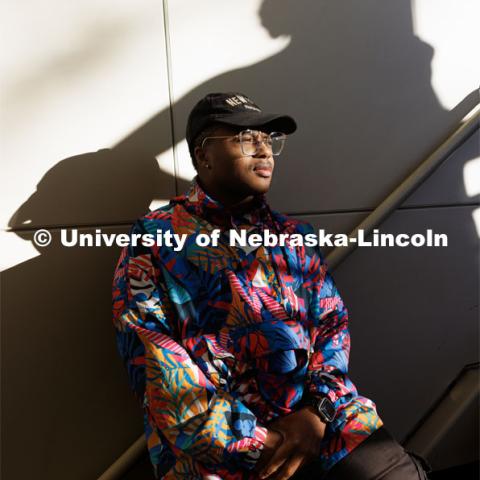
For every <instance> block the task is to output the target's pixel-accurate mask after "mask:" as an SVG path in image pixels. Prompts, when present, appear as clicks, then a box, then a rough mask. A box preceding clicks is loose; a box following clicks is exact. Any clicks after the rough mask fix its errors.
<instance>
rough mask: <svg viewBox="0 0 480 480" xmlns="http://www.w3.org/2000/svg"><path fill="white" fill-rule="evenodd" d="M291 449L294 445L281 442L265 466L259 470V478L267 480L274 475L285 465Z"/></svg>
mask: <svg viewBox="0 0 480 480" xmlns="http://www.w3.org/2000/svg"><path fill="white" fill-rule="evenodd" d="M293 447H294V445H292V444H290V443H288V442H283V443H282V444H281V445H280V447H279V448H278V449H277V450H276V451H275V453H274V454H273V455H272V456H271V458H270V460H269V462H268V463H267V465H265V466H264V467H263V468H262V469H261V470H260V473H259V476H260V478H267V477H269V476H270V475H272V474H273V473H275V472H276V471H277V470H278V469H279V468H280V467H281V466H282V465H283V464H284V463H285V461H286V460H287V458H288V457H289V455H290V453H291V450H292V448H293Z"/></svg>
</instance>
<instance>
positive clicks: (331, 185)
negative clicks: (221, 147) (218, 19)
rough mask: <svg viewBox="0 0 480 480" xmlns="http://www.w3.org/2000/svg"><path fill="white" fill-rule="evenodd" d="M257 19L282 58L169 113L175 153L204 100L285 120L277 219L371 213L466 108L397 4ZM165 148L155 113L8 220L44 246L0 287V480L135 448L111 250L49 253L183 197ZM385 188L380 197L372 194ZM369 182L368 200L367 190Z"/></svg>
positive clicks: (322, 6)
mask: <svg viewBox="0 0 480 480" xmlns="http://www.w3.org/2000/svg"><path fill="white" fill-rule="evenodd" d="M279 12H280V13H279ZM259 15H260V18H261V21H262V24H263V26H264V27H265V28H266V29H267V30H268V31H269V33H270V35H271V36H272V37H276V36H278V35H281V34H288V35H291V43H290V44H289V46H288V47H287V48H286V49H285V50H284V51H282V52H280V53H279V54H277V55H275V56H273V57H271V58H268V59H267V60H264V61H262V62H260V63H258V64H256V65H252V66H249V67H248V68H242V69H238V70H235V71H230V72H227V73H224V74H222V75H220V76H218V77H216V78H212V79H210V80H208V81H206V82H204V83H203V84H202V85H199V86H198V87H197V88H195V89H193V90H192V91H191V92H189V93H188V94H187V95H185V96H184V97H182V98H181V99H179V100H178V101H177V102H176V103H175V105H174V112H175V117H174V119H175V122H176V123H175V132H176V133H177V135H178V136H177V138H176V139H175V141H176V142H179V141H181V140H182V139H183V132H184V124H185V120H186V118H187V115H188V112H189V111H190V109H191V108H192V106H193V105H194V104H195V103H196V102H197V101H198V100H199V98H201V97H202V96H203V95H205V94H206V93H208V92H211V91H241V92H244V93H246V94H247V95H249V96H251V97H252V98H254V99H255V100H256V101H257V102H258V103H259V104H260V105H261V106H262V107H263V108H265V109H266V110H273V111H275V110H277V109H278V110H281V111H282V112H283V111H284V112H288V113H291V114H292V115H293V116H295V117H296V118H297V119H298V123H299V125H300V129H299V131H298V133H297V134H295V136H293V137H292V138H291V142H290V144H289V145H288V149H287V152H286V157H287V159H288V157H290V158H291V159H292V162H290V163H288V161H285V162H279V164H278V167H277V175H276V180H275V183H274V188H273V192H272V195H273V197H274V199H277V200H278V202H279V204H280V207H281V208H280V209H282V210H285V209H286V208H288V210H289V211H293V212H294V211H300V210H302V205H310V204H311V205H312V209H315V210H316V211H320V210H323V209H328V208H333V206H337V207H336V208H350V209H351V208H352V203H353V206H358V207H368V206H373V205H374V204H375V203H376V202H378V201H379V200H380V199H381V198H382V197H383V196H384V194H385V193H387V192H388V191H389V190H390V189H391V188H392V187H393V186H394V185H395V184H396V183H397V181H398V180H400V179H401V178H402V177H403V176H404V175H405V174H406V173H407V172H408V171H409V170H410V169H411V168H412V167H413V166H414V165H415V164H416V163H417V162H418V161H419V160H420V157H419V155H420V156H423V155H424V154H425V153H426V152H428V151H429V150H430V149H431V148H432V147H433V146H434V145H435V144H436V143H438V141H440V140H441V139H443V137H444V136H445V133H446V132H448V131H449V130H451V128H452V127H453V126H455V125H456V124H457V123H458V121H459V120H460V119H461V118H462V117H463V115H464V114H465V113H466V112H467V111H468V110H469V109H470V107H471V104H472V99H467V100H466V101H465V102H463V103H462V104H461V105H460V106H459V107H458V108H456V109H454V110H453V111H451V112H449V111H446V110H444V109H443V108H442V107H441V105H440V104H439V102H438V100H437V98H436V96H435V94H434V92H433V90H432V87H431V83H430V74H431V73H430V62H431V59H432V55H433V51H432V48H431V47H430V46H428V45H427V44H425V43H423V42H422V41H421V40H419V39H418V38H417V37H415V36H414V34H413V30H412V21H411V7H410V2H409V1H406V0H404V1H396V2H384V1H378V0H377V1H372V0H370V1H365V2H357V1H355V0H348V1H341V2H335V3H332V2H328V3H327V2H325V1H313V0H309V1H305V0H303V1H300V2H298V1H296V2H295V4H294V3H293V1H291V0H290V1H287V0H275V1H273V0H265V1H264V2H263V4H262V7H261V9H260V12H259ZM212 54H214V52H212ZM152 61H154V59H152ZM412 120H413V121H412ZM178 132H182V134H179V133H178ZM345 139H348V141H345ZM171 143H172V142H171V131H170V111H168V110H165V111H162V112H160V113H159V114H158V115H157V116H155V117H154V118H152V119H150V120H148V121H147V122H146V123H145V124H144V125H142V126H140V127H139V128H138V129H137V130H136V131H134V132H132V133H131V134H130V135H129V136H128V137H127V138H125V139H124V140H123V141H122V142H120V143H119V144H118V145H116V146H114V147H113V148H111V149H108V150H100V151H98V152H91V153H84V154H80V155H77V156H74V157H71V158H68V159H64V160H62V161H60V162H59V163H58V164H57V165H55V166H54V167H53V168H52V169H51V170H50V171H48V172H47V173H46V174H45V176H44V177H43V178H42V180H41V181H40V183H39V184H38V187H37V191H36V192H35V193H34V194H33V195H32V196H31V197H30V198H29V199H28V200H27V201H26V202H25V203H24V204H23V205H22V206H20V208H19V209H18V211H17V212H16V213H15V214H14V215H13V216H12V218H11V220H10V224H9V226H10V227H11V228H12V229H13V230H14V231H15V232H16V233H17V234H18V235H19V236H21V237H22V238H24V239H28V240H31V238H32V235H33V232H34V227H40V226H51V227H52V233H54V241H53V242H52V245H51V246H50V247H48V248H46V249H44V250H41V251H40V253H41V255H40V256H39V257H37V258H34V259H32V260H30V261H28V262H25V263H23V264H21V265H18V266H16V267H14V268H11V269H9V270H7V271H5V272H3V273H2V275H3V282H2V298H3V299H4V307H3V311H4V312H5V313H6V315H4V319H3V322H2V334H3V335H2V365H3V367H2V368H3V380H2V382H3V384H2V392H3V393H2V402H3V412H4V416H3V436H4V440H6V441H3V442H2V445H3V452H2V453H3V459H4V465H3V473H4V474H5V477H4V478H28V477H30V476H35V478H37V479H39V480H40V479H43V478H45V479H49V480H52V479H56V478H64V476H65V472H69V473H68V478H69V480H76V479H84V478H94V477H95V475H98V474H100V473H101V472H102V471H103V470H104V469H105V468H107V467H108V466H109V464H110V463H111V461H113V459H114V458H116V457H117V456H118V455H119V454H120V453H121V452H122V451H123V450H124V449H125V448H126V447H127V446H128V445H129V444H130V442H131V441H132V440H134V439H135V438H136V436H137V435H139V434H140V432H141V429H142V425H141V417H140V413H139V410H138V406H137V405H135V404H134V400H133V397H132V396H131V394H130V393H129V391H128V387H127V383H126V382H127V378H126V374H125V372H124V371H123V370H122V368H121V365H120V360H119V359H118V355H117V352H116V348H115V340H114V333H113V327H112V326H111V323H110V320H109V319H110V318H111V310H110V306H111V303H110V288H111V281H112V274H113V269H114V265H115V261H116V259H117V257H118V254H119V249H114V248H92V249H88V248H65V247H60V246H59V244H58V238H57V235H55V233H58V227H67V226H72V227H73V226H76V225H85V231H92V230H94V229H95V225H98V224H99V223H100V224H101V226H102V231H103V232H109V231H111V232H120V231H121V232H124V231H127V230H128V227H129V225H130V224H131V223H132V222H133V220H134V219H135V218H137V217H139V216H141V215H143V214H144V213H145V212H146V211H148V207H149V204H150V202H151V201H152V200H153V199H154V198H168V197H170V196H172V195H173V194H174V193H175V192H174V191H173V187H172V186H173V185H174V184H175V182H176V192H177V193H180V192H182V191H184V190H185V189H186V188H187V182H185V181H183V180H181V179H178V178H177V179H173V178H172V177H171V176H169V175H167V174H165V173H162V172H161V171H160V170H159V169H158V166H157V162H156V160H155V156H156V155H158V154H160V153H161V152H163V151H166V150H167V149H169V148H170V147H171ZM312 155H313V156H314V157H315V158H312ZM352 159H354V161H352ZM402 159H403V160H402ZM293 160H294V162H293ZM185 161H189V160H187V159H185ZM306 172H308V174H306ZM392 172H393V173H392ZM382 175H384V178H386V179H388V181H385V182H383V181H382V182H378V183H375V182H377V179H379V178H381V177H382ZM372 178H374V179H375V182H374V183H373V184H374V185H375V188H365V187H364V182H367V183H368V185H371V184H372V180H371V179H372ZM453 181H455V182H461V181H462V179H461V176H459V178H458V179H453ZM294 182H296V184H297V185H300V184H301V185H302V189H301V190H302V192H299V194H298V195H295V196H293V197H295V198H292V196H291V195H288V196H287V195H285V192H288V191H289V190H290V186H291V185H292V184H294ZM389 182H390V183H389ZM392 182H393V183H392ZM282 192H283V196H284V197H288V201H290V202H291V203H290V204H288V206H287V205H286V204H285V205H282V201H281V198H280V194H281V193H282ZM319 192H320V193H319ZM297 197H298V201H297ZM317 197H318V198H317ZM352 199H353V200H352ZM319 202H320V203H319ZM284 207H285V208H284ZM303 211H304V209H303ZM100 219H101V220H103V221H100ZM26 222H30V223H26ZM104 225H107V226H108V225H111V227H105V226H104ZM92 226H93V227H92ZM54 227H57V228H54ZM25 454H27V455H28V458H29V460H28V462H25V461H24V459H25ZM86 458H87V459H88V460H87V461H85V459H86ZM73 466H74V468H72V467H73Z"/></svg>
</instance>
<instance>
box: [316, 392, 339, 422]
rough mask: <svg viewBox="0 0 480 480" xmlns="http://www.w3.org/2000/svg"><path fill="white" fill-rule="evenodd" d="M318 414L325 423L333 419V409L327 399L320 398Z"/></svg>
mask: <svg viewBox="0 0 480 480" xmlns="http://www.w3.org/2000/svg"><path fill="white" fill-rule="evenodd" d="M318 413H319V414H320V416H321V417H322V418H323V420H324V421H325V422H331V421H332V420H333V419H334V418H335V413H336V412H335V407H334V406H333V403H332V402H331V401H330V400H329V399H328V398H322V399H321V400H320V402H319V404H318Z"/></svg>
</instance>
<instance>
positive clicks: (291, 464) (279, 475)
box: [269, 454, 305, 480]
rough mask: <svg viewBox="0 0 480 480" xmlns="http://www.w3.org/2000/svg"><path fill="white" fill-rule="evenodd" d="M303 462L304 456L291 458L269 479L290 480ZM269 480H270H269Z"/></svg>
mask: <svg viewBox="0 0 480 480" xmlns="http://www.w3.org/2000/svg"><path fill="white" fill-rule="evenodd" d="M304 462H305V456H304V455H298V454H297V455H294V456H291V457H290V458H289V459H288V460H287V461H286V462H285V463H284V464H283V465H282V467H281V468H280V469H279V470H278V471H277V472H276V473H275V474H274V475H272V476H271V477H270V478H271V480H287V479H288V478H290V477H291V476H292V475H293V474H294V473H295V472H296V471H297V470H298V469H299V468H300V467H301V466H302V465H303V464H304ZM269 480H270V479H269Z"/></svg>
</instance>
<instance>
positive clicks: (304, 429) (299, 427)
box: [255, 407, 326, 480]
mask: <svg viewBox="0 0 480 480" xmlns="http://www.w3.org/2000/svg"><path fill="white" fill-rule="evenodd" d="M325 426H326V425H325V423H324V422H322V420H321V419H320V417H319V416H318V415H317V414H316V413H315V411H314V409H313V408H312V407H304V408H302V409H300V410H298V411H296V412H293V413H291V414H290V415H286V416H285V417H280V418H277V419H275V420H274V421H273V422H271V423H270V424H269V425H267V428H268V429H269V430H268V435H267V439H266V441H265V448H264V452H262V455H261V456H260V458H259V460H258V463H257V466H256V468H255V470H257V471H258V472H259V476H260V478H267V477H268V478H269V480H287V479H288V478H290V477H291V476H292V475H293V474H294V473H295V472H296V471H297V470H298V469H299V468H300V467H301V466H302V465H304V464H305V463H308V462H310V461H311V460H313V459H314V458H315V457H318V455H319V453H320V442H321V441H322V439H323V436H324V434H325ZM275 430H276V432H275ZM271 432H272V433H271ZM278 432H280V434H281V435H279V433H278ZM269 436H271V438H270V440H269ZM281 436H283V441H281ZM267 442H269V446H267Z"/></svg>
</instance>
